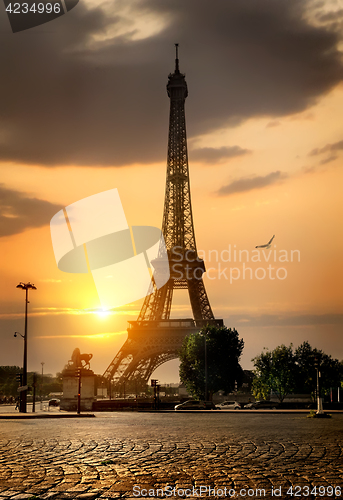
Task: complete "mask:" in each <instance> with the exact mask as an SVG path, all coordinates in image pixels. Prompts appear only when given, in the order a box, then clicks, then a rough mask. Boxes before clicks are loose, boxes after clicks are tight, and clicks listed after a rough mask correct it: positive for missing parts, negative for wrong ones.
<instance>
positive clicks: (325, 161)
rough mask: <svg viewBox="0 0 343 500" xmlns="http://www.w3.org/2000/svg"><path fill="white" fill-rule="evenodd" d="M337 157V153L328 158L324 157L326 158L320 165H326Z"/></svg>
mask: <svg viewBox="0 0 343 500" xmlns="http://www.w3.org/2000/svg"><path fill="white" fill-rule="evenodd" d="M337 158H338V156H337V155H331V156H328V157H327V158H324V160H321V162H320V165H326V164H327V163H330V162H332V161H334V160H337Z"/></svg>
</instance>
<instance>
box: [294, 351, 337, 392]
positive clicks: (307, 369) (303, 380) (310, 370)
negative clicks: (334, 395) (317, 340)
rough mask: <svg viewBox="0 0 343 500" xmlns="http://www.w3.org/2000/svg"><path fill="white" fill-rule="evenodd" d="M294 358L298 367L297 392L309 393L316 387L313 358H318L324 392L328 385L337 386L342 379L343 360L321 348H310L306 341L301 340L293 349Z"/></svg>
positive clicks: (327, 389) (328, 388) (326, 390)
mask: <svg viewBox="0 0 343 500" xmlns="http://www.w3.org/2000/svg"><path fill="white" fill-rule="evenodd" d="M294 355H295V360H296V363H297V367H298V376H297V386H296V388H297V392H299V393H302V392H304V393H311V392H313V391H314V388H315V387H316V383H317V382H316V378H317V373H316V369H315V359H317V360H318V364H319V371H320V374H321V377H320V385H321V388H322V392H323V393H324V394H325V393H327V392H328V391H329V390H330V387H339V386H340V384H341V382H342V381H343V362H342V361H341V362H339V361H338V359H333V358H332V357H331V356H329V355H328V354H325V353H324V352H323V351H322V350H320V349H316V348H312V347H311V346H310V344H309V343H308V342H303V343H302V344H301V345H300V346H299V347H298V348H297V349H296V350H295V353H294Z"/></svg>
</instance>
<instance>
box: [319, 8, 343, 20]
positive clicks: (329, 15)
mask: <svg viewBox="0 0 343 500" xmlns="http://www.w3.org/2000/svg"><path fill="white" fill-rule="evenodd" d="M342 18H343V9H340V10H336V11H335V12H326V13H325V14H319V15H318V16H317V19H318V20H319V21H322V22H331V21H337V19H342Z"/></svg>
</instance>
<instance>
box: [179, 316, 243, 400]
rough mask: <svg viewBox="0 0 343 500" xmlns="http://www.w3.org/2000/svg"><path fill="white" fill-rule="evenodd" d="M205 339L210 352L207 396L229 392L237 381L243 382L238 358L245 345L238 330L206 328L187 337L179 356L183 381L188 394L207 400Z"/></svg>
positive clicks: (208, 356) (208, 353)
mask: <svg viewBox="0 0 343 500" xmlns="http://www.w3.org/2000/svg"><path fill="white" fill-rule="evenodd" d="M205 340H206V351H207V387H208V394H209V395H210V398H212V394H213V393H214V392H217V391H219V390H222V391H224V392H226V393H227V392H230V391H232V390H233V389H234V387H235V381H237V383H238V384H240V383H241V380H242V378H243V370H242V368H241V366H240V364H239V359H240V356H241V354H242V351H243V347H244V342H243V340H242V339H239V336H238V332H237V331H236V330H235V329H231V328H226V327H216V326H206V327H203V328H202V329H201V331H200V332H197V333H193V334H190V335H188V336H187V337H186V338H185V339H184V342H183V346H182V348H181V351H180V353H179V357H180V361H181V364H180V379H181V381H182V382H183V383H184V384H185V386H186V388H187V389H188V391H189V392H190V393H191V394H192V395H193V396H195V397H198V398H199V399H205Z"/></svg>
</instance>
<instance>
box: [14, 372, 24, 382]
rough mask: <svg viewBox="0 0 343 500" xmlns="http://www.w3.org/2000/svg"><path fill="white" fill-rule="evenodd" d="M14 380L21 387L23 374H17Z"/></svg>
mask: <svg viewBox="0 0 343 500" xmlns="http://www.w3.org/2000/svg"><path fill="white" fill-rule="evenodd" d="M15 378H16V381H17V382H18V383H19V385H23V374H22V373H17V374H16V376H15Z"/></svg>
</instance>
